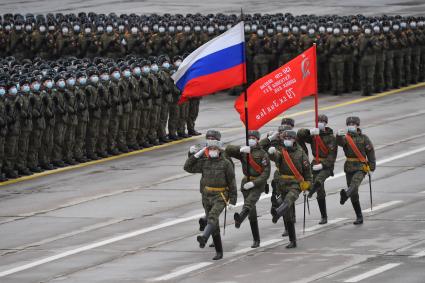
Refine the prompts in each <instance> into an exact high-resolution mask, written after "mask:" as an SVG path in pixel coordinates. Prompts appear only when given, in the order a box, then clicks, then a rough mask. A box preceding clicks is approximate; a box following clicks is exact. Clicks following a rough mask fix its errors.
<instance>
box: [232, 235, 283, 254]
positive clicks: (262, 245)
mask: <svg viewBox="0 0 425 283" xmlns="http://www.w3.org/2000/svg"><path fill="white" fill-rule="evenodd" d="M284 240H285V239H271V240H268V241H265V242H262V243H261V244H260V247H259V248H264V247H267V246H270V245H273V244H276V243H278V242H283V241H284ZM255 250H256V249H253V248H251V247H249V248H243V249H240V250H237V251H234V252H229V253H228V254H229V255H231V256H232V255H239V254H244V253H247V252H251V251H255Z"/></svg>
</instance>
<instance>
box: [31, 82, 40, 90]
mask: <svg viewBox="0 0 425 283" xmlns="http://www.w3.org/2000/svg"><path fill="white" fill-rule="evenodd" d="M32 89H33V90H35V91H39V90H40V83H38V82H37V83H33V84H32Z"/></svg>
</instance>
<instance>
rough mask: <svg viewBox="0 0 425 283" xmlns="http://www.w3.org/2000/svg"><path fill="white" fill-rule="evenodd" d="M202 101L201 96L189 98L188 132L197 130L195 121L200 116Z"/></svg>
mask: <svg viewBox="0 0 425 283" xmlns="http://www.w3.org/2000/svg"><path fill="white" fill-rule="evenodd" d="M200 101H201V100H200V99H199V98H192V99H190V100H189V115H188V119H187V131H188V132H194V131H195V121H196V119H197V118H198V114H199V104H200Z"/></svg>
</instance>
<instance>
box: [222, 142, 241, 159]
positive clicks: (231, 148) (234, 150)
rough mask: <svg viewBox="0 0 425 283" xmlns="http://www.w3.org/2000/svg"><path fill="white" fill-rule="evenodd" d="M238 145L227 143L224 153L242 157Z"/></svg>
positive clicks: (238, 157) (237, 157)
mask: <svg viewBox="0 0 425 283" xmlns="http://www.w3.org/2000/svg"><path fill="white" fill-rule="evenodd" d="M240 148H241V147H240V146H237V145H231V144H229V145H228V146H226V150H225V152H226V154H227V155H228V156H230V157H233V158H236V159H239V160H240V159H241V158H242V154H241V152H240Z"/></svg>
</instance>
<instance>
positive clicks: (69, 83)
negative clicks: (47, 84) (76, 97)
mask: <svg viewBox="0 0 425 283" xmlns="http://www.w3.org/2000/svg"><path fill="white" fill-rule="evenodd" d="M67 83H68V85H69V86H74V85H75V79H74V78H71V79H68V80H67Z"/></svg>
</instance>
